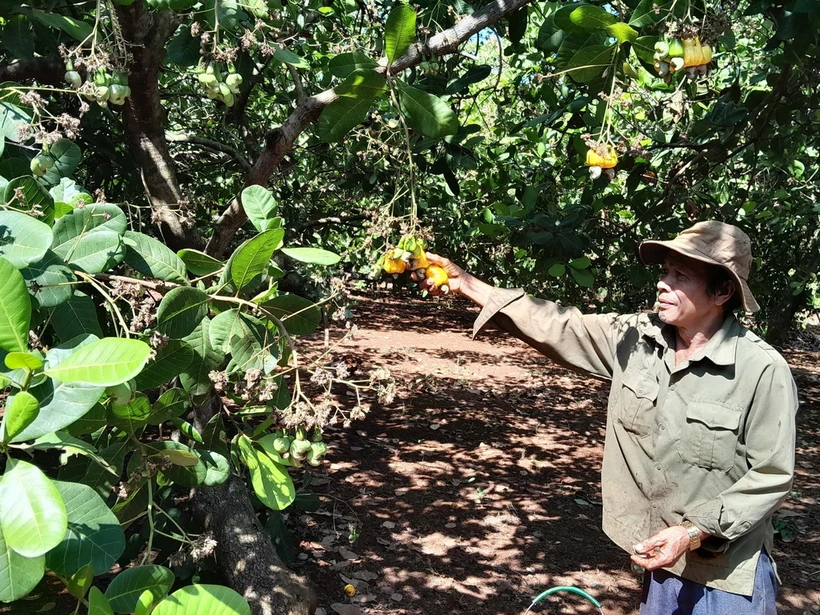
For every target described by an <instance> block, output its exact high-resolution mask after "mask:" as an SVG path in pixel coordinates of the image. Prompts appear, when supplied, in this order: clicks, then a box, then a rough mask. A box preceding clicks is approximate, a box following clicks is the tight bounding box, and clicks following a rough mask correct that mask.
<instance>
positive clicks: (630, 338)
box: [425, 221, 797, 615]
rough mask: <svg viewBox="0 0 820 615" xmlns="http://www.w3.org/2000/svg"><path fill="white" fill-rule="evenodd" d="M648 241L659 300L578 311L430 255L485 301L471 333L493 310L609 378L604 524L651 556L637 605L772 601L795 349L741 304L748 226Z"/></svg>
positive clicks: (530, 337) (714, 606) (646, 252)
mask: <svg viewBox="0 0 820 615" xmlns="http://www.w3.org/2000/svg"><path fill="white" fill-rule="evenodd" d="M639 253H640V258H641V260H642V261H643V263H644V264H647V265H650V264H661V265H662V273H661V277H660V281H659V282H658V284H657V290H658V303H657V313H655V314H637V315H634V314H633V315H617V314H603V315H598V314H588V315H584V314H582V313H581V312H579V311H578V310H577V309H575V308H571V307H561V306H558V305H556V304H555V303H552V302H550V301H543V300H538V299H533V298H530V297H528V296H527V295H526V294H525V293H524V291H522V290H507V289H496V288H493V287H492V286H490V285H488V284H486V283H484V282H482V281H480V280H478V279H477V278H475V277H473V276H472V275H470V274H468V273H466V272H465V271H463V270H462V269H461V268H459V267H458V266H456V265H454V264H453V263H451V262H450V261H449V260H447V259H444V258H441V257H439V256H436V255H434V254H431V255H428V258H429V260H430V261H431V262H433V263H436V264H439V265H441V266H442V267H444V268H445V270H446V271H447V273H448V275H449V276H450V281H449V286H450V289H451V291H453V292H457V293H459V294H461V295H463V296H465V297H468V298H469V299H471V300H472V301H474V302H475V303H477V304H478V305H480V306H481V307H482V308H483V309H482V310H481V313H480V314H479V316H478V319H477V320H476V322H475V325H474V334H477V333H478V332H479V331H480V330H481V329H482V328H483V327H484V326H485V325H486V324H487V323H488V322H489V321H493V322H494V323H496V324H497V325H499V326H500V327H501V328H503V329H505V330H506V331H509V332H510V333H512V334H513V335H515V336H517V337H519V338H521V339H522V340H524V341H525V342H527V343H528V344H530V345H531V346H533V347H534V348H536V349H537V350H538V351H540V352H542V353H543V354H545V355H547V356H548V357H550V358H551V359H553V360H555V361H556V362H558V363H560V364H561V365H564V366H566V367H569V368H571V369H574V370H577V371H579V372H582V373H584V374H588V375H591V376H595V377H598V378H603V379H606V380H610V381H611V382H612V388H611V391H610V395H609V404H608V411H607V421H606V442H605V446H604V460H603V466H602V471H601V474H602V491H603V502H604V508H603V527H604V531H605V532H606V533H607V535H608V536H609V537H610V538H611V539H612V540H613V541H614V542H615V543H617V544H618V545H619V546H620V547H622V548H623V549H624V550H626V551H627V552H628V553H630V554H631V555H632V560H633V561H634V562H635V563H636V564H639V565H640V566H642V567H643V568H645V569H646V570H647V571H649V572H648V573H647V574H646V575H645V577H644V588H643V599H642V603H641V613H642V614H643V615H672V614H676V615H677V614H680V615H718V614H720V615H723V614H726V615H729V614H732V615H734V614H738V615H739V614H741V613H742V614H744V615H747V614H748V615H752V614H759V615H769V614H774V613H775V596H776V576H775V571H774V566H773V563H772V560H771V552H772V540H773V534H774V529H773V525H772V515H773V513H774V512H775V510H777V508H778V507H779V506H780V504H781V503H782V502H783V500H784V499H785V498H786V497H787V495H788V493H789V490H790V487H791V483H792V476H793V471H794V446H795V422H794V419H795V413H796V411H797V391H796V388H795V385H794V380H793V379H792V376H791V373H790V371H789V367H788V365H787V364H786V361H785V360H784V359H783V358H782V357H781V356H780V355H779V354H778V353H777V352H776V351H775V350H774V349H772V348H771V347H770V346H769V345H768V344H766V343H765V342H763V341H762V340H761V339H760V338H759V337H757V336H756V335H755V334H754V333H752V332H750V331H749V330H748V329H745V328H744V327H742V326H741V325H740V324H739V323H738V321H737V319H736V318H735V317H734V315H733V314H732V311H733V310H734V309H735V308H738V307H743V309H744V310H746V311H747V312H755V311H756V310H758V309H759V308H758V305H757V302H756V301H755V299H754V297H753V296H752V293H751V291H750V290H749V286H748V284H747V280H748V276H749V268H750V265H751V262H752V255H751V248H750V242H749V238H748V236H747V235H746V234H745V233H743V232H742V231H741V230H740V229H738V228H736V227H734V226H731V225H729V224H724V223H721V222H714V221H710V222H700V223H698V224H695V225H694V226H693V227H691V228H689V229H687V230H685V231H683V232H682V233H681V234H680V235H678V237H676V238H675V239H672V240H670V241H646V242H644V243H642V244H641V245H640V247H639ZM425 283H426V284H427V285H428V286H429V287H430V290H431V291H432V292H433V293H435V292H436V291H437V289H436V288H435V286H433V285H432V284H431V283H430V281H429V280H428V281H426V282H425Z"/></svg>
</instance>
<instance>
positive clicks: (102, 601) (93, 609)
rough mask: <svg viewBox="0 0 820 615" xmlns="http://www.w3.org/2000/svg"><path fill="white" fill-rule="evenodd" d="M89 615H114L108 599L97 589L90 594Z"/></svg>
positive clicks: (91, 590)
mask: <svg viewBox="0 0 820 615" xmlns="http://www.w3.org/2000/svg"><path fill="white" fill-rule="evenodd" d="M88 615H114V611H113V610H112V609H111V605H110V604H109V602H108V598H106V597H105V594H103V593H102V592H101V591H100V590H99V589H97V588H96V587H92V588H91V589H90V590H89V592H88Z"/></svg>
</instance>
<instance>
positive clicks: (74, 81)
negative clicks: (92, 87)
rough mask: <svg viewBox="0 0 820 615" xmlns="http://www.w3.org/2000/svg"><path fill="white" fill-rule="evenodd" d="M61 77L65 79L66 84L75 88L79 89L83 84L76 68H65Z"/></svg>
mask: <svg viewBox="0 0 820 615" xmlns="http://www.w3.org/2000/svg"><path fill="white" fill-rule="evenodd" d="M63 79H65V82H66V83H67V84H68V85H70V86H71V87H73V88H75V89H79V88H80V86H81V85H82V84H83V78H82V76H80V73H78V72H77V71H76V70H67V71H66V73H65V75H63Z"/></svg>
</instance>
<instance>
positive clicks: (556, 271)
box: [547, 263, 567, 278]
mask: <svg viewBox="0 0 820 615" xmlns="http://www.w3.org/2000/svg"><path fill="white" fill-rule="evenodd" d="M566 272H567V268H566V266H565V265H562V264H561V263H555V264H554V265H553V266H552V267H550V268H549V270H548V271H547V273H548V274H550V275H551V276H552V277H554V278H560V277H561V276H562V275H564V274H565V273H566Z"/></svg>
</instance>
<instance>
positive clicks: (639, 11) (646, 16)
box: [629, 0, 685, 28]
mask: <svg viewBox="0 0 820 615" xmlns="http://www.w3.org/2000/svg"><path fill="white" fill-rule="evenodd" d="M673 3H675V0H641V1H640V2H639V3H638V6H637V7H635V10H634V11H632V16H631V17H630V18H629V25H630V26H632V27H633V28H643V27H644V26H649V25H652V24H654V23H658V22H659V21H663V20H665V19H667V18H669V9H670V8H672V5H673ZM684 6H685V3H684ZM680 8H681V9H682V8H683V7H680ZM681 12H682V11H681ZM676 13H678V11H676Z"/></svg>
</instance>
